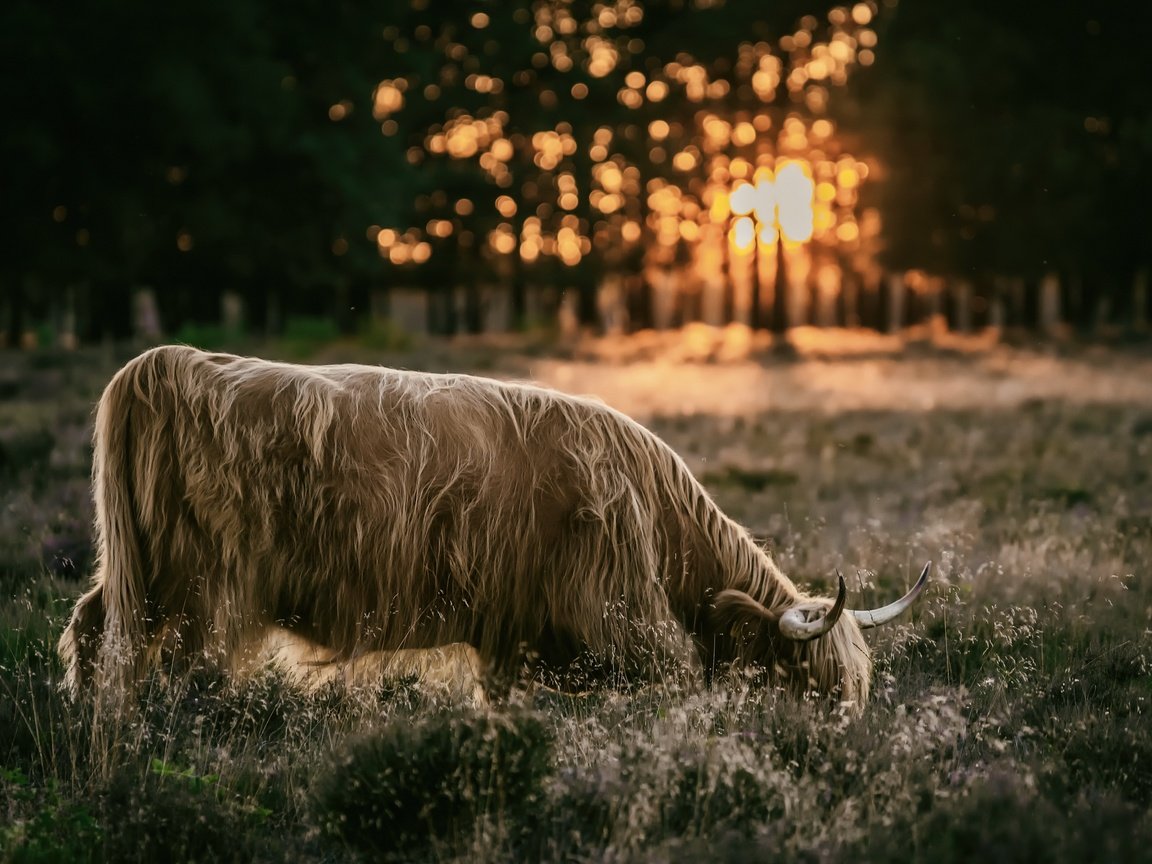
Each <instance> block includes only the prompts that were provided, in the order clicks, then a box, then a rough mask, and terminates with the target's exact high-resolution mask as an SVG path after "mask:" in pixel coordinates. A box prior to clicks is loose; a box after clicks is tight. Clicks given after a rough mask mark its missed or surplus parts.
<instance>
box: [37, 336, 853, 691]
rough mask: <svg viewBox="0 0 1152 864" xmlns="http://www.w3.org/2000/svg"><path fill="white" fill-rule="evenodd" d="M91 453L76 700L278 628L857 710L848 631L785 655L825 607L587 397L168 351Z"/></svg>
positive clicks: (622, 421) (98, 435) (669, 463)
mask: <svg viewBox="0 0 1152 864" xmlns="http://www.w3.org/2000/svg"><path fill="white" fill-rule="evenodd" d="M94 445H95V458H94V465H93V489H94V495H95V501H96V534H97V542H98V553H99V559H98V561H99V563H98V568H97V571H96V574H95V577H94V583H93V587H92V589H91V590H90V591H89V592H88V593H87V594H85V595H84V596H83V597H82V598H81V599H80V601H79V603H78V604H77V606H76V610H75V612H74V614H73V617H72V621H71V623H70V624H69V626H68V629H67V630H66V632H65V633H64V635H63V637H62V638H61V640H60V653H61V656H62V657H63V659H64V662H65V665H66V667H67V675H68V679H67V680H68V683H69V685H70V686H71V687H72V688H73V689H74V690H82V689H85V688H86V687H87V685H89V684H90V683H93V681H94V682H95V684H96V685H97V687H98V688H99V689H101V690H104V691H105V692H108V691H115V690H117V689H118V688H119V689H120V690H122V691H123V692H127V689H128V688H130V687H131V685H132V683H133V682H134V681H135V680H138V678H139V677H140V676H142V675H143V674H144V673H145V672H146V671H147V669H148V667H149V666H150V665H151V664H153V663H155V662H156V661H157V659H158V658H161V657H163V658H165V659H166V660H173V659H179V658H187V659H199V658H203V657H205V656H208V657H210V658H216V659H218V660H219V661H221V662H227V660H228V658H230V657H234V656H236V654H237V653H238V652H239V651H240V650H241V648H242V646H244V645H245V644H248V643H250V642H252V641H254V640H258V639H259V638H260V637H261V636H262V634H263V633H264V632H265V631H266V630H267V628H269V627H271V626H279V627H284V628H287V629H289V630H292V631H294V632H296V633H298V634H299V635H300V636H301V637H303V638H306V639H308V640H310V641H311V642H314V643H317V644H319V645H322V646H325V648H327V649H328V650H329V651H330V652H332V656H333V658H334V659H337V660H339V659H348V658H353V657H355V656H358V655H359V654H360V653H362V652H364V651H370V650H392V649H401V648H429V647H435V646H443V645H448V644H451V643H457V642H463V643H466V644H469V645H471V646H473V647H474V648H475V649H476V651H477V652H478V653H479V656H480V657H481V658H482V659H483V661H484V662H485V663H486V664H487V666H488V673H489V675H490V676H496V677H500V676H509V675H512V674H514V673H516V672H517V671H518V670H519V668H520V665H521V664H522V663H523V662H524V660H525V658H526V657H527V658H534V659H536V660H537V661H538V662H540V663H541V664H543V665H544V666H547V667H549V668H554V669H563V668H565V667H566V666H568V665H569V664H572V663H574V662H575V661H577V660H580V659H581V658H587V657H591V658H594V659H595V660H596V661H598V662H601V663H603V664H604V666H605V667H607V668H611V669H616V670H620V671H625V672H628V673H638V674H642V675H646V676H648V677H652V676H653V675H655V674H658V673H659V671H660V669H661V666H662V665H663V664H665V663H669V664H672V663H683V662H689V663H691V664H696V665H698V667H699V668H702V669H703V670H704V671H705V673H706V674H711V673H712V672H713V671H714V670H716V669H717V668H719V667H721V666H724V665H727V664H729V663H731V662H733V661H738V662H755V663H757V664H760V665H762V666H763V667H764V668H765V669H767V670H769V674H770V676H771V677H772V678H773V679H774V680H776V681H779V682H781V683H784V684H786V685H787V686H789V687H794V688H796V689H799V690H807V689H809V688H816V689H819V690H823V691H826V692H838V693H839V695H840V697H841V698H842V699H844V700H847V701H853V702H855V703H856V704H858V705H859V704H861V703H862V702H863V701H864V700H865V699H866V698H867V694H868V687H869V680H870V675H871V662H870V659H869V656H868V651H867V648H866V647H865V645H864V642H863V639H862V638H861V636H860V632H859V629H858V627H857V625H856V623H855V622H854V621H853V620H851V617H850V616H844V617H842V618H841V619H840V621H839V622H838V623H837V624H836V626H835V628H834V629H833V630H832V632H830V633H829V634H828V635H826V636H824V637H822V638H821V639H819V640H816V641H814V642H808V643H795V642H789V641H787V640H782V639H781V638H780V637H779V634H778V632H777V630H776V628H775V623H774V622H775V619H776V618H778V617H779V614H780V613H781V612H783V611H784V610H785V609H787V608H788V607H790V606H793V605H795V604H796V603H798V602H801V601H804V600H808V599H810V598H806V597H804V596H803V595H801V594H800V592H799V591H798V590H797V589H796V587H795V585H793V583H792V582H791V581H790V580H789V579H788V578H787V577H785V576H784V575H783V574H782V573H781V572H780V571H779V570H778V569H777V567H776V566H775V564H774V563H773V562H772V560H771V559H770V558H769V557H768V556H767V555H766V554H765V553H764V552H763V551H762V550H761V549H760V548H759V547H757V545H756V544H755V543H754V542H753V541H752V539H751V538H750V537H749V535H748V534H747V532H746V531H745V530H744V529H743V528H741V527H740V526H738V525H737V524H735V523H734V522H732V521H731V520H730V519H728V518H727V517H726V516H725V515H724V514H723V513H721V512H720V510H719V508H717V506H716V505H715V504H714V503H713V501H712V500H711V499H710V498H709V496H708V494H707V493H706V492H705V491H704V489H703V487H701V486H700V484H699V483H698V482H697V481H696V480H695V479H694V478H693V476H692V475H691V473H690V472H689V471H688V469H687V467H686V466H685V465H684V463H683V461H682V460H681V459H680V458H679V457H678V456H677V455H676V454H675V453H674V452H673V451H672V450H671V448H669V447H668V446H667V445H666V444H664V443H663V442H662V441H661V440H660V439H659V438H657V437H656V436H655V435H653V434H652V433H651V432H649V431H648V430H646V429H645V428H643V427H642V426H640V425H639V424H637V423H635V422H633V421H632V420H630V419H629V418H627V417H625V416H624V415H622V414H620V413H618V412H616V411H614V410H612V409H611V408H608V407H607V406H605V405H603V404H600V403H598V402H596V401H593V400H589V399H582V398H576V397H572V396H567V395H563V394H560V393H557V392H553V391H550V390H546V389H542V388H539V387H534V386H530V385H524V384H509V383H502V382H498V381H493V380H488V379H484V378H476V377H471V376H466V375H434V374H427V373H419V372H404V371H397V370H392V369H384V368H377V367H368V366H359V365H341V366H322V367H306V366H296V365H289V364H282V363H271V362H267V361H263V360H258V359H251V358H242V357H235V356H231V355H227V354H207V353H204V352H201V351H198V350H196V349H193V348H188V347H182V346H165V347H161V348H155V349H153V350H151V351H148V352H146V353H145V354H143V355H141V356H139V357H137V358H136V359H134V360H132V361H131V362H130V363H128V365H126V366H125V367H124V368H123V369H122V370H120V372H119V373H118V374H117V375H116V376H115V377H114V378H113V380H112V381H111V383H110V384H109V385H108V387H107V389H106V390H105V392H104V395H103V396H102V398H101V399H100V403H99V406H98V408H97V413H96V427H95V433H94ZM725 589H731V590H729V591H727V592H726V593H725V594H724V595H723V596H722V597H721V598H720V599H719V601H718V602H716V603H715V604H714V600H715V598H717V595H718V594H720V592H722V591H724V590H725ZM744 598H746V600H747V602H745V599H744ZM825 602H830V601H825ZM693 649H695V650H693Z"/></svg>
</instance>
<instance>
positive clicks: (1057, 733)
mask: <svg viewBox="0 0 1152 864" xmlns="http://www.w3.org/2000/svg"><path fill="white" fill-rule="evenodd" d="M693 339H695V340H696V341H695V342H693V341H692V339H686V341H685V342H683V343H681V342H676V343H675V344H673V343H671V342H667V341H666V342H659V340H657V341H656V342H651V341H650V342H648V343H643V342H639V341H634V342H631V343H628V344H620V343H613V344H608V343H602V344H599V345H597V346H593V347H592V348H590V349H586V348H581V349H579V350H568V351H566V352H562V353H560V354H557V353H555V352H546V351H531V350H525V346H519V347H518V348H517V350H513V347H515V346H512V347H509V346H504V347H503V348H499V347H492V346H487V347H485V346H481V345H470V346H466V347H465V348H464V349H455V350H452V351H450V350H449V349H446V348H436V349H427V350H424V351H423V352H420V353H414V354H408V355H403V356H396V355H390V356H387V357H386V358H384V359H386V360H388V361H390V362H393V363H400V364H403V365H408V366H414V367H419V368H431V369H444V368H458V369H462V370H465V371H468V370H479V371H482V372H485V373H491V374H508V375H512V376H517V377H528V376H531V377H536V378H538V379H541V380H544V381H545V382H547V383H552V384H555V385H557V386H562V387H564V388H566V389H571V390H574V391H577V392H600V393H601V394H602V395H604V397H605V398H606V399H608V400H609V401H611V402H613V403H614V404H617V405H618V406H619V407H621V408H622V409H624V410H628V411H631V412H632V413H634V414H636V415H637V416H639V417H640V418H641V419H643V420H644V421H645V422H646V423H648V424H649V425H650V426H651V427H652V428H653V429H654V430H655V431H656V432H658V433H659V434H660V435H662V436H663V437H664V438H665V439H666V440H667V441H668V442H669V443H670V444H671V445H672V446H673V447H675V448H676V449H677V450H678V451H679V452H680V453H682V454H683V455H684V456H685V457H686V458H687V459H688V461H689V464H690V465H691V466H692V468H693V470H694V471H696V472H697V474H698V476H699V477H700V478H701V479H702V480H703V481H704V483H705V484H706V485H707V486H708V488H709V489H710V490H711V491H712V493H713V494H714V496H715V497H716V498H717V500H718V501H719V502H720V504H721V506H722V507H723V508H724V509H725V510H726V511H727V512H728V513H729V514H730V515H732V516H733V517H734V518H736V519H738V520H740V521H742V522H743V523H744V524H746V525H747V526H748V527H749V528H750V529H751V530H752V531H753V533H755V534H756V535H758V536H760V537H762V538H763V539H764V540H765V542H766V543H768V544H769V546H770V548H771V550H772V553H773V554H774V555H775V556H776V557H777V559H778V560H779V562H780V563H781V565H782V567H783V568H784V570H785V571H786V572H788V573H789V574H790V575H792V576H793V577H794V578H795V579H796V580H797V581H799V582H801V583H803V584H805V585H808V586H810V587H812V588H814V589H819V590H825V591H827V590H828V589H829V586H830V585H831V584H832V579H833V573H834V571H835V570H836V569H840V570H841V571H843V572H844V574H845V576H846V577H848V580H849V588H850V591H851V592H852V593H851V602H852V603H853V605H856V606H864V605H879V604H880V603H883V602H887V601H888V600H889V599H893V598H894V597H896V596H898V595H899V594H901V593H903V591H904V590H905V588H906V587H907V586H908V584H909V583H910V581H911V580H912V579H914V578H915V576H916V574H917V573H918V572H919V566H920V565H921V564H922V563H923V561H925V560H927V559H932V560H934V561H935V562H936V571H935V580H934V582H933V584H932V585H931V586H930V589H929V592H928V595H927V596H926V597H925V598H924V599H923V600H922V602H921V604H920V605H919V607H918V608H917V609H916V611H915V613H914V614H913V615H911V616H910V617H909V619H908V620H906V621H904V622H902V623H899V624H894V625H890V626H889V627H887V628H884V629H882V630H880V631H873V632H872V634H871V635H870V636H869V640H870V643H871V645H872V648H873V651H874V654H875V657H876V683H875V687H874V695H873V698H872V701H871V703H870V705H869V706H868V708H867V711H866V713H865V714H864V716H862V717H854V716H850V715H846V714H843V713H841V712H840V711H838V710H837V708H836V706H835V705H833V704H828V703H825V702H822V701H803V702H802V701H796V700H794V699H789V698H786V697H782V696H781V697H778V696H777V695H776V694H775V693H772V692H765V691H764V690H761V689H757V688H756V687H754V686H751V685H748V686H745V685H742V684H740V683H738V682H737V683H729V684H726V685H724V686H723V687H719V688H716V689H713V690H710V691H704V692H689V693H684V692H671V691H669V690H667V689H664V688H660V687H649V688H646V689H641V690H638V691H635V692H628V693H624V692H615V691H604V692H594V693H590V694H583V695H563V694H559V693H556V692H553V691H549V690H544V689H537V690H535V691H533V692H531V693H514V694H513V696H512V698H511V699H510V700H509V701H508V702H507V703H501V704H498V705H494V706H491V707H482V706H477V705H475V704H473V703H472V702H471V701H470V700H469V699H467V698H462V697H458V696H453V695H451V694H450V693H448V692H447V691H445V690H443V689H438V688H435V687H427V686H423V685H422V684H421V683H420V682H419V681H418V680H415V679H413V678H411V677H408V678H400V679H388V680H384V681H382V682H379V683H378V684H377V685H376V686H372V687H359V686H358V687H350V686H345V685H343V684H341V683H340V682H338V681H337V682H332V683H330V684H328V685H325V686H323V687H319V688H312V689H303V688H301V687H300V686H299V685H297V684H296V683H294V682H293V680H292V679H291V678H290V676H288V675H286V674H285V673H283V672H276V671H268V672H267V673H266V674H260V675H256V676H254V677H253V678H252V679H250V680H246V681H244V682H231V681H226V680H220V679H215V678H211V677H207V676H202V677H197V678H195V679H193V680H190V681H187V682H184V683H182V684H181V685H180V686H178V687H173V688H163V687H160V686H150V687H149V688H148V689H147V690H146V692H144V693H143V694H142V696H141V710H140V712H139V714H138V716H136V717H134V718H133V719H132V720H131V722H129V723H124V724H120V725H116V726H112V725H109V724H104V723H100V724H94V723H93V718H92V715H91V712H90V711H89V710H87V709H85V708H84V707H82V706H76V705H72V704H70V703H69V702H68V700H66V699H65V698H64V697H63V696H62V695H61V694H60V692H59V690H58V681H59V678H60V666H59V662H58V660H57V659H56V657H55V653H54V644H55V641H56V639H57V638H58V636H59V633H60V631H61V630H62V628H63V625H64V622H65V620H66V616H67V614H68V612H69V610H70V606H71V604H72V602H73V601H74V599H75V597H76V595H77V594H78V593H79V591H80V590H81V586H82V584H83V583H84V580H85V579H87V577H88V575H89V571H90V563H91V561H90V558H91V550H90V547H89V543H90V536H89V522H90V519H91V505H90V503H89V501H88V479H87V471H88V463H89V456H90V451H89V447H88V443H87V436H88V434H89V433H88V429H89V425H88V424H89V412H90V410H91V406H92V403H93V401H94V399H95V398H96V396H97V395H98V394H99V391H100V388H101V387H102V386H103V384H104V382H105V381H106V380H107V378H108V376H109V375H110V373H111V372H112V371H113V370H114V369H115V368H116V366H117V365H118V364H119V363H120V362H122V361H123V360H125V359H126V358H127V356H128V354H117V353H116V352H114V351H110V350H107V349H105V350H103V351H99V352H93V353H88V354H83V355H62V354H52V353H40V354H21V355H17V354H5V355H0V861H5V862H7V861H27V862H32V861H37V862H41V861H68V862H81V861H96V860H115V861H192V860H196V861H213V860H237V861H317V862H319V861H343V860H382V859H386V860H419V861H424V860H434V861H453V860H458V861H507V860H564V861H602V860H612V861H684V862H689V861H691V862H695V861H699V860H701V859H703V858H704V856H705V855H707V856H708V860H710V861H713V862H720V861H725V862H726V861H732V862H737V861H751V860H785V861H810V862H838V861H893V862H897V861H899V862H907V861H917V862H918V861H924V862H933V864H944V862H953V861H955V862H961V861H981V862H985V864H994V862H1009V861H1011V862H1017V861H1045V862H1064V861H1067V862H1078V864H1079V862H1086V861H1141V860H1145V861H1147V860H1152V818H1150V816H1149V812H1150V810H1152V722H1150V721H1152V668H1150V662H1152V640H1150V639H1149V634H1150V632H1152V586H1150V582H1149V575H1150V574H1149V567H1148V562H1149V561H1150V560H1152V390H1150V389H1149V388H1150V387H1152V361H1150V360H1149V357H1148V356H1147V353H1146V352H1142V351H1140V350H1135V349H1122V350H1112V351H1110V350H1099V349H1092V350H1089V349H1084V348H1065V349H1061V350H1059V351H1056V350H1053V349H1045V350H1027V349H1008V348H1004V347H989V346H986V345H970V346H946V347H940V346H938V345H937V346H933V345H931V344H925V345H915V344H913V345H911V346H908V345H899V346H893V345H891V344H888V343H876V342H873V343H868V344H864V345H860V346H855V348H857V349H858V350H854V351H852V352H849V353H839V354H837V353H836V352H835V351H831V350H830V349H829V348H828V346H824V347H821V346H820V345H816V346H815V347H812V346H808V349H806V350H803V351H800V352H789V353H787V354H779V353H772V352H762V351H757V350H755V346H752V348H751V349H750V351H751V353H749V350H728V348H726V347H725V345H720V346H719V348H717V347H716V345H712V347H711V348H709V346H708V345H705V344H704V343H706V342H707V341H708V337H706V336H700V334H696V335H695V336H694V337H693ZM721 341H723V340H721ZM697 343H699V344H697ZM701 345H703V346H704V347H701ZM728 347H729V348H730V347H731V346H730V345H729V346H728ZM739 348H740V346H737V349H739ZM747 348H748V346H745V349H747ZM355 353H356V352H355V351H353V350H352V349H349V348H346V347H345V348H338V349H332V350H330V351H327V352H326V355H325V356H327V357H329V359H342V358H343V357H344V355H346V354H355ZM625 355H626V356H625ZM625 360H627V361H629V362H628V363H627V364H625V363H624V361H625Z"/></svg>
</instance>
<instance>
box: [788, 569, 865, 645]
mask: <svg viewBox="0 0 1152 864" xmlns="http://www.w3.org/2000/svg"><path fill="white" fill-rule="evenodd" d="M836 576H837V577H838V578H839V580H840V592H839V593H838V594H837V595H836V602H835V603H833V604H832V608H831V609H829V610H828V611H827V612H826V613H825V614H824V615H821V616H820V617H819V618H817V619H816V620H815V621H809V620H808V611H809V609H806V608H805V606H795V607H793V608H791V609H789V610H788V611H787V612H785V613H784V614H783V615H781V616H780V622H779V625H778V626H779V627H780V635H781V636H783V637H785V638H786V639H792V640H795V641H796V642H807V641H808V640H809V639H816V638H817V637H819V636H823V635H824V634H825V633H827V632H828V631H829V630H831V629H832V628H833V627H834V626H836V622H837V621H838V620H839V618H840V613H841V612H843V611H844V600H845V598H847V596H848V587H847V586H846V585H845V584H844V577H843V576H841V575H840V574H839V573H837V574H836ZM805 605H806V604H805Z"/></svg>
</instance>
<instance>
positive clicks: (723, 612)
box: [712, 588, 777, 635]
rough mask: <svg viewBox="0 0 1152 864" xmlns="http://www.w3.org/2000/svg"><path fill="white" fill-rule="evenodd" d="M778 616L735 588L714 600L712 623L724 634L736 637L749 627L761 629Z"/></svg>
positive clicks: (749, 595)
mask: <svg viewBox="0 0 1152 864" xmlns="http://www.w3.org/2000/svg"><path fill="white" fill-rule="evenodd" d="M776 620H777V616H776V615H775V614H774V613H773V612H772V610H770V609H769V608H768V607H766V606H765V605H764V604H763V603H761V602H760V601H759V600H757V599H756V598H755V597H753V596H752V595H751V594H748V593H747V592H745V591H740V590H737V589H735V588H726V589H725V590H723V591H721V592H720V593H719V594H717V595H716V596H715V597H714V598H713V599H712V623H713V625H714V626H715V627H716V628H717V629H718V630H720V631H722V632H729V633H731V634H732V635H736V634H737V632H738V631H740V630H744V628H745V627H747V626H752V627H753V628H756V629H759V627H760V626H761V625H762V624H765V623H768V622H775V621H776Z"/></svg>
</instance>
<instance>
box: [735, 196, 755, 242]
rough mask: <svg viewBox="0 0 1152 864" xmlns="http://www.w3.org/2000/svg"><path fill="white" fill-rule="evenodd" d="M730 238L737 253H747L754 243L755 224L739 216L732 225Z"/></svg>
mask: <svg viewBox="0 0 1152 864" xmlns="http://www.w3.org/2000/svg"><path fill="white" fill-rule="evenodd" d="M749 188H751V187H749ZM731 236H732V246H733V247H734V248H735V249H736V251H737V252H748V251H749V250H751V249H752V246H753V244H754V243H755V242H756V223H755V222H753V221H752V219H751V218H749V217H748V216H741V217H740V218H738V219H737V220H736V221H735V222H733V223H732V232H731Z"/></svg>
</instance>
